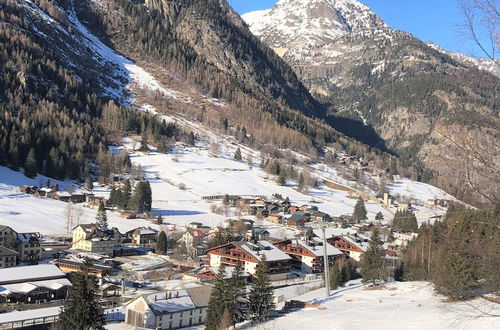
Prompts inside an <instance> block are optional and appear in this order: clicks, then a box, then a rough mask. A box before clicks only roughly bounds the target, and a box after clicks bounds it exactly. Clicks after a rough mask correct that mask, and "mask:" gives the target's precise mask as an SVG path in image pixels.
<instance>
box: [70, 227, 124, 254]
mask: <svg viewBox="0 0 500 330" xmlns="http://www.w3.org/2000/svg"><path fill="white" fill-rule="evenodd" d="M121 241H122V237H121V234H120V232H119V231H118V229H116V228H112V229H108V228H99V227H98V226H97V225H96V224H85V225H78V226H76V227H75V228H74V229H73V243H72V248H73V249H75V250H81V251H87V252H91V253H99V254H104V255H108V256H113V248H114V247H117V246H121Z"/></svg>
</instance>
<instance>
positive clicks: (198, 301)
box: [186, 285, 212, 307]
mask: <svg viewBox="0 0 500 330" xmlns="http://www.w3.org/2000/svg"><path fill="white" fill-rule="evenodd" d="M186 292H187V294H188V295H189V297H191V300H192V301H193V304H194V305H195V306H196V307H206V306H208V300H209V299H210V293H211V292H212V287H211V286H208V285H207V286H201V287H198V288H190V289H186Z"/></svg>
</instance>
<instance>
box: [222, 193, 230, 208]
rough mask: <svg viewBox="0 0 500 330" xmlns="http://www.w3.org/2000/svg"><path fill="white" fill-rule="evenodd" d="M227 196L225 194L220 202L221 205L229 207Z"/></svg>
mask: <svg viewBox="0 0 500 330" xmlns="http://www.w3.org/2000/svg"><path fill="white" fill-rule="evenodd" d="M229 202H230V201H229V195H228V194H225V195H224V199H223V200H222V204H224V205H225V206H228V205H229Z"/></svg>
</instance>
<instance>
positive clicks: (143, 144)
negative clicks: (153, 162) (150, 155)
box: [139, 135, 149, 151]
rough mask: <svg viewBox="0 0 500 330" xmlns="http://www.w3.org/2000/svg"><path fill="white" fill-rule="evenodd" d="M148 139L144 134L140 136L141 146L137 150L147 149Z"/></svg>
mask: <svg viewBox="0 0 500 330" xmlns="http://www.w3.org/2000/svg"><path fill="white" fill-rule="evenodd" d="M148 150H149V148H148V139H147V138H146V136H145V135H142V136H141V146H140V147H139V151H148Z"/></svg>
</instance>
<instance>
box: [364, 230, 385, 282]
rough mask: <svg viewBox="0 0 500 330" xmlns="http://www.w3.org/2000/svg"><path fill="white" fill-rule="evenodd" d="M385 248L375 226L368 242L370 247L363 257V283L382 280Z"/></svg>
mask: <svg viewBox="0 0 500 330" xmlns="http://www.w3.org/2000/svg"><path fill="white" fill-rule="evenodd" d="M382 258H383V249H382V241H381V240H380V234H379V231H378V229H377V228H375V229H374V230H373V232H372V235H371V237H370V242H369V243H368V249H367V250H366V252H365V253H364V255H363V256H362V258H361V276H363V283H369V282H371V283H373V284H375V282H376V281H377V280H382V279H383V276H382V267H383V260H382Z"/></svg>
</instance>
